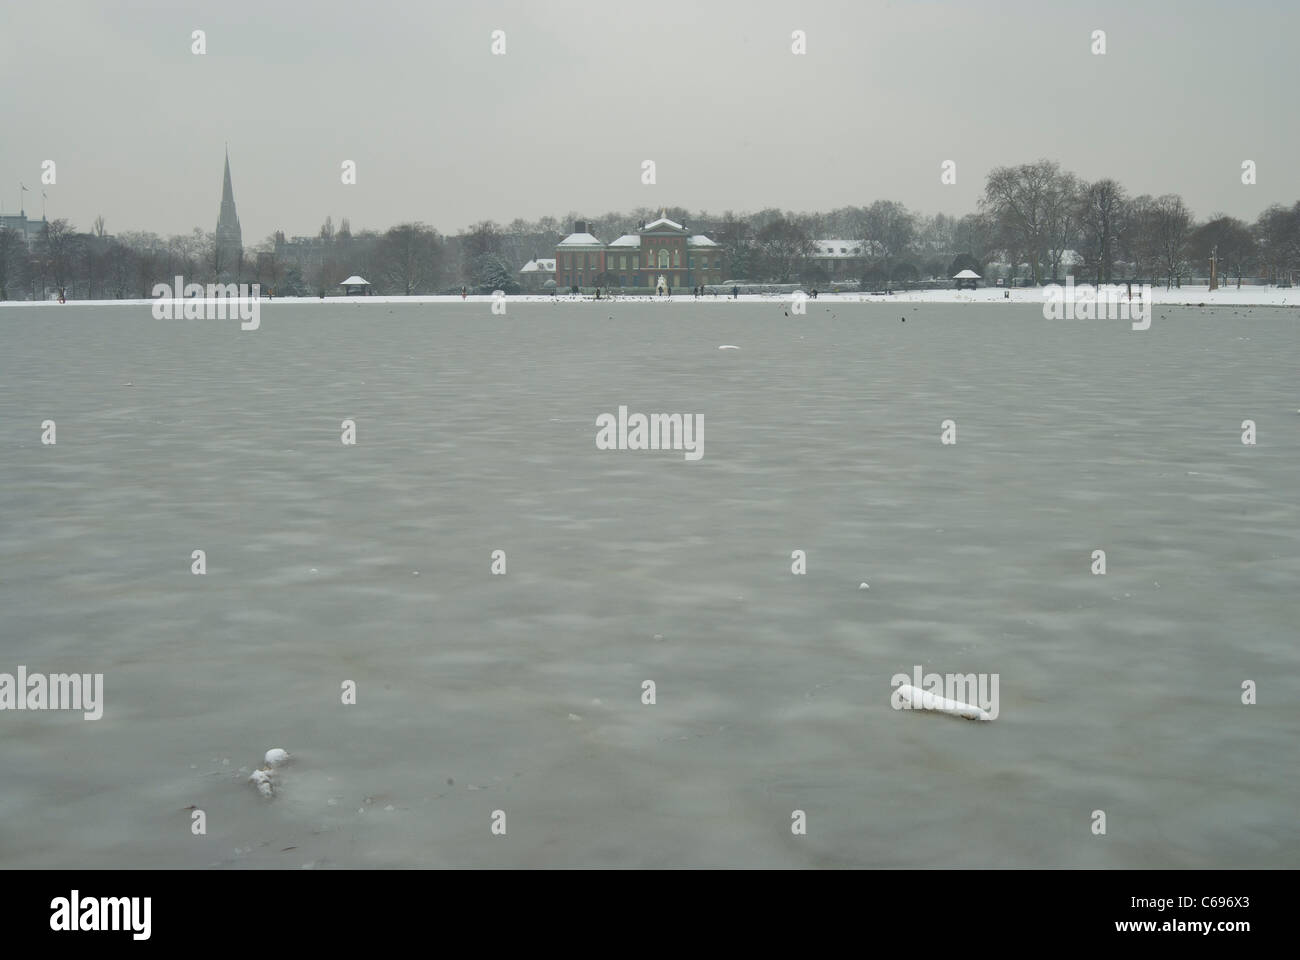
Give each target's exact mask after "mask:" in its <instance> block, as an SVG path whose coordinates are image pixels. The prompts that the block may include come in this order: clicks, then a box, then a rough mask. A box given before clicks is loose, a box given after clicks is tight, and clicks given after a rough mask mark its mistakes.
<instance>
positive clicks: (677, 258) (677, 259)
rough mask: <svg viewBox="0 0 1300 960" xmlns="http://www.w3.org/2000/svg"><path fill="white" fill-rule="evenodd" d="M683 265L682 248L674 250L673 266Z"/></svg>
mask: <svg viewBox="0 0 1300 960" xmlns="http://www.w3.org/2000/svg"><path fill="white" fill-rule="evenodd" d="M681 265H682V252H681V251H680V250H674V251H673V266H674V267H680V266H681Z"/></svg>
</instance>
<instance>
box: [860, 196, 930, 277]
mask: <svg viewBox="0 0 1300 960" xmlns="http://www.w3.org/2000/svg"><path fill="white" fill-rule="evenodd" d="M862 225H863V234H862V236H861V237H860V239H861V240H862V241H863V249H864V250H865V251H866V252H867V255H868V257H870V258H871V259H872V260H874V261H875V263H876V265H877V267H878V268H879V269H880V273H881V276H882V277H883V278H884V279H885V281H886V282H888V281H889V280H891V279H893V276H894V271H895V268H896V266H897V264H898V262H899V261H900V260H901V259H902V258H903V257H905V256H906V255H907V253H908V250H909V249H910V248H911V246H912V243H913V241H914V240H915V239H916V217H915V216H913V215H912V214H911V213H910V212H909V211H908V209H907V208H906V207H905V206H903V205H902V204H901V203H897V202H896V201H893V200H877V201H876V202H875V203H873V204H872V205H871V206H869V207H867V209H866V213H865V214H864V216H863V224H862Z"/></svg>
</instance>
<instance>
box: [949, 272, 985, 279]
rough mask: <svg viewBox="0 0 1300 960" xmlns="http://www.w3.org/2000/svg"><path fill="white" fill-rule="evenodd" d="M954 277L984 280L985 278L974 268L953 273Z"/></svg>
mask: <svg viewBox="0 0 1300 960" xmlns="http://www.w3.org/2000/svg"><path fill="white" fill-rule="evenodd" d="M952 278H953V279H954V280H982V279H983V277H981V276H980V275H979V274H978V273H976V272H975V271H974V270H963V271H962V272H961V273H954V274H953V275H952Z"/></svg>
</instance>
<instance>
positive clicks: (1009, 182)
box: [980, 160, 1073, 284]
mask: <svg viewBox="0 0 1300 960" xmlns="http://www.w3.org/2000/svg"><path fill="white" fill-rule="evenodd" d="M1072 180H1073V176H1072V175H1071V174H1068V173H1064V172H1062V170H1061V167H1060V164H1058V163H1056V162H1055V161H1053V160H1039V161H1038V162H1036V163H1024V164H1021V165H1020V166H1018V167H997V168H995V169H994V170H992V171H991V172H990V173H989V175H988V179H987V181H986V182H985V184H984V197H983V199H982V200H981V201H980V204H981V206H982V207H983V209H985V210H987V211H988V212H989V213H990V214H991V215H992V216H993V218H994V220H995V222H996V223H997V224H998V228H999V233H1000V234H1001V235H1002V237H1003V243H1004V244H1005V245H1006V246H1007V247H1008V251H1009V252H1010V253H1011V254H1012V267H1013V269H1014V267H1015V261H1016V259H1018V257H1017V256H1016V254H1019V253H1023V254H1024V255H1025V256H1027V257H1028V258H1029V264H1030V267H1031V268H1032V273H1033V280H1034V283H1035V284H1038V283H1041V282H1042V279H1043V271H1042V265H1043V263H1044V262H1045V261H1046V262H1049V263H1050V261H1051V260H1052V256H1051V253H1050V251H1053V250H1055V251H1057V256H1056V262H1057V265H1059V263H1060V257H1059V253H1060V252H1062V251H1063V241H1064V239H1065V238H1066V237H1067V236H1068V233H1069V230H1068V227H1069V218H1068V216H1067V215H1066V214H1065V212H1064V207H1065V206H1066V205H1069V204H1070V203H1071V202H1072V198H1071V191H1070V189H1069V185H1070V182H1072Z"/></svg>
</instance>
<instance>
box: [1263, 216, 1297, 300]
mask: <svg viewBox="0 0 1300 960" xmlns="http://www.w3.org/2000/svg"><path fill="white" fill-rule="evenodd" d="M1255 234H1256V236H1257V237H1258V238H1259V246H1260V252H1261V255H1262V256H1263V259H1264V262H1265V263H1267V264H1268V267H1269V273H1270V274H1271V275H1272V278H1273V282H1274V283H1282V282H1288V283H1289V282H1291V277H1292V276H1293V274H1294V271H1295V269H1296V265H1297V261H1298V260H1300V203H1297V204H1296V205H1295V206H1294V207H1292V208H1287V207H1284V206H1282V205H1281V204H1278V203H1275V204H1273V205H1272V206H1270V207H1269V208H1268V209H1266V210H1265V211H1264V212H1263V213H1261V214H1260V215H1259V219H1258V220H1257V221H1256V222H1255Z"/></svg>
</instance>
